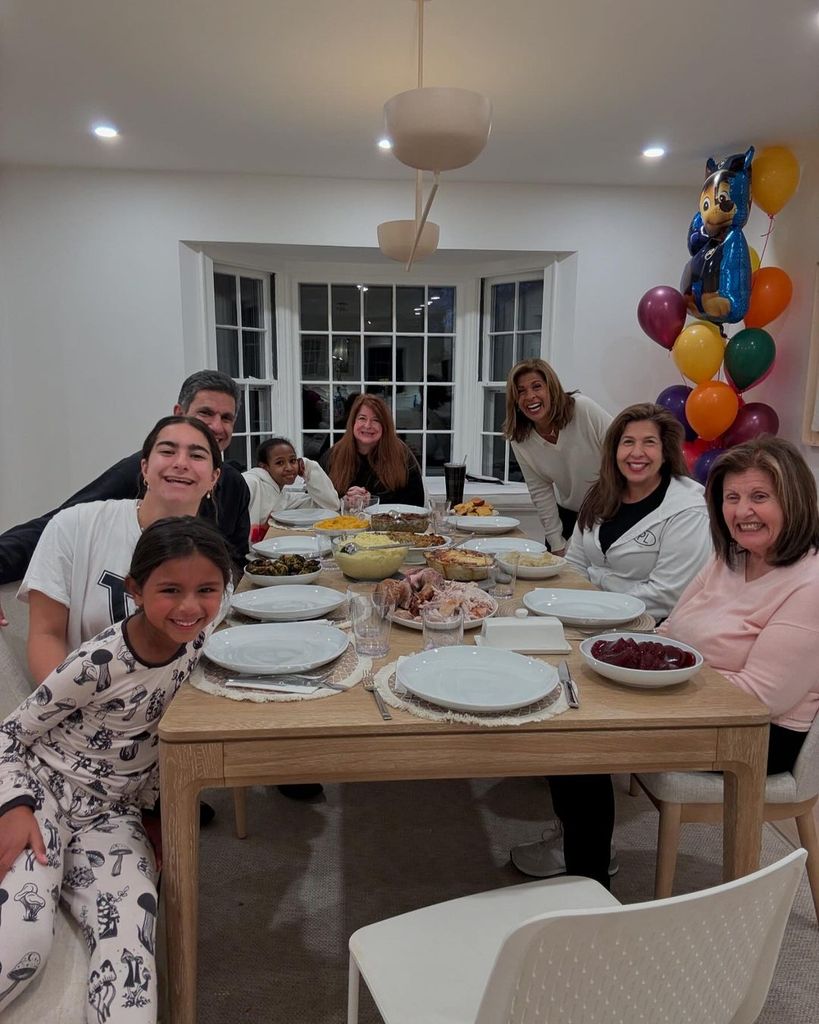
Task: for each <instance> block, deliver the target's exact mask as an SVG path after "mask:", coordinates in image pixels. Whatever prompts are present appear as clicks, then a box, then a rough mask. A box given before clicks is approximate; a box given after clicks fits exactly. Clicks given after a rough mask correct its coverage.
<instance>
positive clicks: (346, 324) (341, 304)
mask: <svg viewBox="0 0 819 1024" xmlns="http://www.w3.org/2000/svg"><path fill="white" fill-rule="evenodd" d="M332 312H333V330H334V331H360V330H361V292H360V291H359V289H358V288H356V286H355V285H354V284H334V285H333V288H332Z"/></svg>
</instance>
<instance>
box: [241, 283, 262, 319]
mask: <svg viewBox="0 0 819 1024" xmlns="http://www.w3.org/2000/svg"><path fill="white" fill-rule="evenodd" d="M239 287H240V290H241V295H242V327H264V293H263V291H262V282H261V281H259V280H257V279H256V278H255V277H241V278H239Z"/></svg>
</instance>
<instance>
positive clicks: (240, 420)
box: [233, 388, 247, 434]
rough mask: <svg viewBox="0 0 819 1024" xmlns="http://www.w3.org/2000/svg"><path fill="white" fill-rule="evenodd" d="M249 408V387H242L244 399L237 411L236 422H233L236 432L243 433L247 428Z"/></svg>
mask: <svg viewBox="0 0 819 1024" xmlns="http://www.w3.org/2000/svg"><path fill="white" fill-rule="evenodd" d="M246 408H247V388H242V401H241V404H240V405H239V408H238V410H237V412H236V422H235V423H234V424H233V432H234V434H243V433H244V432H245V431H246V430H247V419H246V417H245V409H246Z"/></svg>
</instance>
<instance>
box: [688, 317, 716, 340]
mask: <svg viewBox="0 0 819 1024" xmlns="http://www.w3.org/2000/svg"><path fill="white" fill-rule="evenodd" d="M688 326H689V327H694V326H697V327H707V328H708V330H709V331H713V332H714V334H716V336H717V337H718V338H721V337H722V335H721V334H720V332H719V327H718V326H717V325H716V324H712V323H711V321H710V320H695V321H694V323H693V324H689V325H688Z"/></svg>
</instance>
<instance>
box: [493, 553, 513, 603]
mask: <svg viewBox="0 0 819 1024" xmlns="http://www.w3.org/2000/svg"><path fill="white" fill-rule="evenodd" d="M501 557H502V558H503V564H502V565H501V563H500V561H499V558H498V556H497V555H495V557H494V559H493V561H492V565H491V567H490V569H489V576H490V584H491V585H490V586H489V587H488V588H487V593H489V594H491V595H492V597H494V598H495V599H496V600H498V601H501V602H507V601H511V600H512V599H513V598H514V596H515V584H516V583H517V580H518V563H517V557H516V552H514V551H507V552H505V553H504V555H502V556H501ZM507 559H509V561H507Z"/></svg>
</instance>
